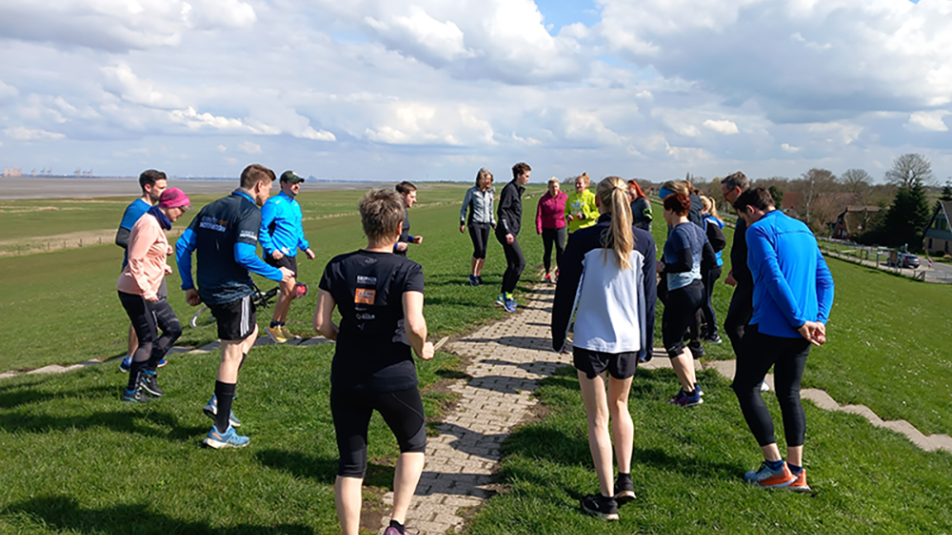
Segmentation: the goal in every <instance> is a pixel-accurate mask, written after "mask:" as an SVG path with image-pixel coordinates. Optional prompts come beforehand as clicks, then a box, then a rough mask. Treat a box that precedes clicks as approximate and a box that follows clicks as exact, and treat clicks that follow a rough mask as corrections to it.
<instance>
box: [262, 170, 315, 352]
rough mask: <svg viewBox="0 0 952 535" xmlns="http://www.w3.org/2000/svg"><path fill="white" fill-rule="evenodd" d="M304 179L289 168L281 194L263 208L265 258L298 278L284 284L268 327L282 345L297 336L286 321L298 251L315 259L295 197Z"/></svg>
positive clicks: (273, 337)
mask: <svg viewBox="0 0 952 535" xmlns="http://www.w3.org/2000/svg"><path fill="white" fill-rule="evenodd" d="M302 182H304V179H303V178H301V177H299V176H298V175H296V174H294V171H285V172H284V173H283V174H282V175H281V193H278V194H277V195H275V196H274V197H271V198H270V199H268V200H267V202H265V203H264V206H262V207H261V231H260V232H259V233H258V242H259V243H261V248H262V249H263V250H264V261H265V262H267V263H268V265H271V266H274V267H285V268H288V269H290V270H291V271H293V272H294V278H292V279H291V280H290V281H289V282H282V283H281V293H280V295H278V302H277V303H276V304H275V305H274V314H273V315H272V316H271V325H270V326H268V328H267V331H268V336H270V337H271V339H272V340H274V341H275V342H276V343H279V344H283V343H285V342H287V341H288V339H289V338H293V337H294V335H293V334H291V331H289V330H288V327H287V325H285V322H286V321H287V319H288V311H289V310H291V299H293V298H294V294H295V287H296V286H297V276H298V269H297V250H298V249H300V250H301V251H304V254H305V256H307V259H308V260H313V259H314V251H312V250H311V246H310V244H308V242H307V240H306V239H305V238H304V227H302V226H301V205H300V204H298V202H297V201H296V200H294V198H295V197H297V195H298V193H301V183H302Z"/></svg>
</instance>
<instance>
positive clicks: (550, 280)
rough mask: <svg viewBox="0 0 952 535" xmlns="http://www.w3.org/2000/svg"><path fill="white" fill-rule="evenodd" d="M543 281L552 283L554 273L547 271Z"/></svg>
mask: <svg viewBox="0 0 952 535" xmlns="http://www.w3.org/2000/svg"><path fill="white" fill-rule="evenodd" d="M542 282H547V283H549V284H552V275H551V274H549V273H546V274H545V277H542Z"/></svg>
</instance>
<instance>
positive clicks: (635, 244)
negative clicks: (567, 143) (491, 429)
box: [552, 177, 657, 520]
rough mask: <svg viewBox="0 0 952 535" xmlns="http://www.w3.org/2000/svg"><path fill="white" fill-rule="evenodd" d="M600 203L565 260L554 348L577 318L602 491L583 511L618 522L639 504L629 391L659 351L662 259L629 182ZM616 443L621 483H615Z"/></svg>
mask: <svg viewBox="0 0 952 535" xmlns="http://www.w3.org/2000/svg"><path fill="white" fill-rule="evenodd" d="M595 201H596V204H597V205H598V210H599V213H600V214H601V215H600V216H599V218H598V220H597V222H596V223H595V225H594V226H592V227H589V228H585V229H581V230H578V231H576V232H573V233H572V235H571V236H570V237H569V243H568V247H567V248H566V249H565V255H564V256H563V257H562V258H563V260H564V264H562V273H561V277H560V278H559V283H558V286H557V287H556V289H555V302H554V304H553V307H552V347H553V348H554V349H555V350H556V351H564V350H565V349H566V348H565V345H566V344H565V339H566V336H567V331H568V329H569V324H570V323H571V321H572V317H573V315H574V317H575V331H574V332H575V334H574V341H573V350H572V351H573V353H574V355H573V359H574V363H575V368H576V369H577V370H578V381H579V385H580V386H581V389H582V399H583V400H584V401H585V413H586V415H587V417H588V445H589V449H590V450H591V452H592V460H593V462H594V463H595V473H596V474H597V475H598V482H599V488H600V492H599V493H596V494H591V495H589V496H585V497H584V498H582V509H583V510H585V511H586V512H588V513H589V514H593V515H596V516H598V517H601V518H604V519H606V520H618V503H620V502H624V501H628V500H631V499H634V498H635V490H634V489H635V487H634V484H633V483H632V480H631V453H632V448H633V441H634V438H633V437H634V424H633V423H632V420H631V414H630V412H629V409H628V393H629V391H630V390H631V381H632V377H634V375H635V369H636V367H637V365H638V361H639V357H641V356H644V355H645V354H648V353H650V352H651V349H652V347H653V344H652V338H653V334H654V308H655V300H656V294H655V292H656V282H655V281H656V276H655V255H656V254H657V253H656V251H655V243H654V240H653V239H652V237H651V234H649V233H648V232H646V231H644V230H641V229H639V228H636V227H634V226H633V224H632V217H631V208H630V206H629V198H628V188H627V186H626V184H625V181H624V180H622V179H621V178H618V177H608V178H606V179H604V180H602V181H601V182H599V183H598V186H597V188H596V196H595ZM576 304H577V306H576ZM573 308H574V310H573ZM609 377H610V378H609ZM606 383H607V389H606ZM609 417H610V419H611V427H612V429H611V435H609V431H608V421H609ZM612 437H614V449H615V457H616V459H617V461H618V480H617V482H615V479H614V478H613V477H612ZM613 482H614V486H613V485H612V483H613Z"/></svg>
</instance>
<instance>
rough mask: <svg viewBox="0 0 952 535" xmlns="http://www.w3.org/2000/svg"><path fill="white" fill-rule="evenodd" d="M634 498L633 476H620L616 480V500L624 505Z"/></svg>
mask: <svg viewBox="0 0 952 535" xmlns="http://www.w3.org/2000/svg"><path fill="white" fill-rule="evenodd" d="M634 499H635V484H634V483H632V482H631V477H630V476H629V477H624V478H623V477H619V478H618V481H616V482H615V502H617V503H618V505H624V504H626V503H628V502H630V501H631V500H634Z"/></svg>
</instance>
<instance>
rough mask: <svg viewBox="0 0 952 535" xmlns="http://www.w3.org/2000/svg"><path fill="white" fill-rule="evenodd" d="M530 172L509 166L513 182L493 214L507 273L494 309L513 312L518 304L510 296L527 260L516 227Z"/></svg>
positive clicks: (521, 166)
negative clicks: (498, 308) (504, 256)
mask: <svg viewBox="0 0 952 535" xmlns="http://www.w3.org/2000/svg"><path fill="white" fill-rule="evenodd" d="M531 171H532V168H531V167H529V164H527V163H524V162H520V163H517V164H516V165H514V166H512V181H511V182H509V183H508V184H506V186H505V187H503V188H502V193H501V194H500V196H499V207H498V208H497V210H496V222H497V224H496V239H497V240H499V243H501V244H502V249H503V251H504V252H505V253H506V272H505V273H503V275H502V293H500V294H499V296H498V297H496V303H495V305H496V306H498V307H502V308H504V309H506V312H515V311H516V306H517V303H516V301H515V300H514V299H513V298H512V292H513V291H514V290H515V289H516V285H517V284H518V283H519V277H520V276H522V270H524V269H525V268H526V257H525V256H524V255H523V254H522V249H521V248H520V247H519V240H518V236H519V227H520V226H521V225H522V193H523V192H524V191H526V188H525V185H526V183H527V182H529V174H530V172H531Z"/></svg>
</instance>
